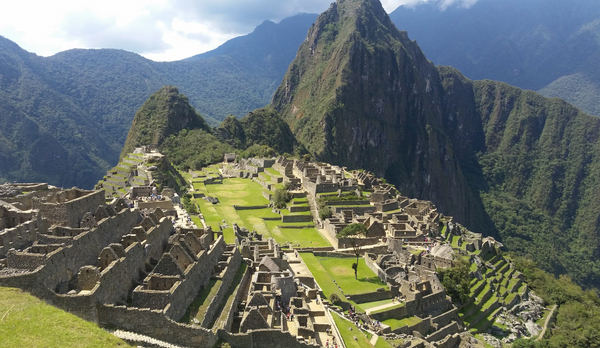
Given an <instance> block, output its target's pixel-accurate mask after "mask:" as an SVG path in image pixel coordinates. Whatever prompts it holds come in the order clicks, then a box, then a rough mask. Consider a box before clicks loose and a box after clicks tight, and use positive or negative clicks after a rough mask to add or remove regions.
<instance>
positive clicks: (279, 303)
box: [275, 300, 294, 321]
mask: <svg viewBox="0 0 600 348" xmlns="http://www.w3.org/2000/svg"><path fill="white" fill-rule="evenodd" d="M275 308H276V309H277V311H282V312H283V313H285V315H286V318H287V320H288V321H291V320H294V314H292V308H291V307H290V306H288V305H286V303H285V302H284V301H283V300H275Z"/></svg>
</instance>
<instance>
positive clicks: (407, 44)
mask: <svg viewBox="0 0 600 348" xmlns="http://www.w3.org/2000/svg"><path fill="white" fill-rule="evenodd" d="M443 100H444V89H443V87H442V84H441V81H440V77H439V74H438V72H437V70H436V68H435V66H433V64H432V63H431V62H429V61H428V60H427V58H426V57H425V56H424V55H423V53H422V52H421V50H420V49H419V47H418V45H417V44H416V43H415V42H413V41H410V40H409V39H408V36H407V35H406V33H405V32H400V31H398V30H397V29H396V27H395V26H394V25H393V24H392V23H391V21H390V19H389V17H388V16H387V14H386V13H385V11H384V10H383V8H382V7H381V4H380V3H379V1H359V0H345V1H339V2H337V3H334V4H333V5H332V6H331V7H330V8H329V9H328V10H327V11H326V12H325V13H323V14H321V15H320V16H319V18H318V19H317V22H316V23H315V25H313V27H312V28H311V29H310V30H309V33H308V38H307V40H306V41H305V42H304V43H303V44H302V46H301V47H300V49H299V51H298V55H297V57H296V59H295V60H294V61H293V62H292V64H291V65H290V68H289V70H288V73H287V74H286V76H285V78H284V80H283V83H282V84H281V86H280V87H279V89H278V90H277V92H276V93H275V96H274V98H273V106H274V107H275V109H277V110H278V111H279V112H281V114H282V115H283V117H284V119H285V120H286V121H287V122H288V123H289V124H290V127H291V128H292V130H293V132H294V134H296V136H297V137H298V140H299V141H300V142H301V143H302V144H304V146H306V148H307V149H308V150H309V151H310V152H311V153H313V154H314V155H315V156H316V157H317V158H319V159H322V160H324V161H330V162H333V163H339V164H340V165H344V166H348V167H349V168H365V169H369V170H371V171H373V172H375V173H377V174H378V175H381V176H384V177H386V178H387V179H388V180H389V181H390V182H392V183H394V184H396V185H397V187H398V189H399V190H400V191H401V192H406V193H407V194H411V195H415V196H417V197H427V198H429V199H432V200H434V201H435V202H436V204H438V206H440V208H441V209H444V210H445V211H447V212H448V213H449V214H452V215H453V216H455V218H457V219H458V220H459V221H463V222H465V223H471V222H472V221H473V220H474V219H475V218H476V216H479V215H480V214H481V209H478V207H477V206H476V203H475V202H473V201H472V200H469V197H468V194H467V192H468V186H467V183H466V180H465V177H464V175H463V174H462V172H461V168H460V165H459V162H458V159H457V157H456V156H455V154H454V151H453V148H452V147H453V144H452V141H451V140H450V139H449V137H448V136H447V135H446V133H445V131H444V126H443V111H442V107H443Z"/></svg>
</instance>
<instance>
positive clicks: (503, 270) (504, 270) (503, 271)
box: [498, 262, 510, 274]
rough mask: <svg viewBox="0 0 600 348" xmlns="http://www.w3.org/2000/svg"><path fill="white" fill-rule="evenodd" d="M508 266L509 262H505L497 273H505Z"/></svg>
mask: <svg viewBox="0 0 600 348" xmlns="http://www.w3.org/2000/svg"><path fill="white" fill-rule="evenodd" d="M509 268H510V263H508V262H506V263H505V264H504V266H502V268H500V270H499V271H498V272H499V273H502V274H506V272H507V271H508V269H509Z"/></svg>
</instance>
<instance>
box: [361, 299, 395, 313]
mask: <svg viewBox="0 0 600 348" xmlns="http://www.w3.org/2000/svg"><path fill="white" fill-rule="evenodd" d="M399 304H400V302H398V301H396V302H394V303H388V304H384V305H381V306H377V307H373V308H369V309H367V310H365V312H367V314H371V312H375V311H378V310H380V309H386V308H390V307H394V306H397V305H399Z"/></svg>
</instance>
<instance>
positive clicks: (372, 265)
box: [364, 255, 387, 283]
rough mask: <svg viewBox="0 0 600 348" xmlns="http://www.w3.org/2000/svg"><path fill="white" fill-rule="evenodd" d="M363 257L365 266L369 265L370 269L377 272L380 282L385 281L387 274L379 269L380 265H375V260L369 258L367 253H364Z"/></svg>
mask: <svg viewBox="0 0 600 348" xmlns="http://www.w3.org/2000/svg"><path fill="white" fill-rule="evenodd" d="M364 259H365V263H366V264H367V267H369V268H370V269H371V271H373V272H374V273H375V274H377V276H378V277H379V279H380V280H381V281H382V282H384V283H387V274H386V273H385V271H384V270H382V269H381V267H379V266H378V265H377V261H373V260H371V258H370V257H369V256H368V255H365V257H364Z"/></svg>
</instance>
